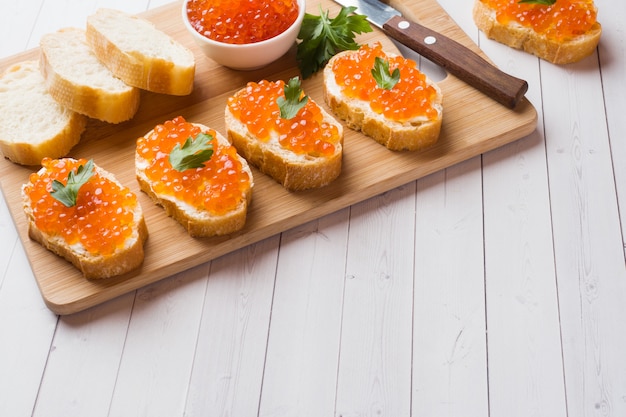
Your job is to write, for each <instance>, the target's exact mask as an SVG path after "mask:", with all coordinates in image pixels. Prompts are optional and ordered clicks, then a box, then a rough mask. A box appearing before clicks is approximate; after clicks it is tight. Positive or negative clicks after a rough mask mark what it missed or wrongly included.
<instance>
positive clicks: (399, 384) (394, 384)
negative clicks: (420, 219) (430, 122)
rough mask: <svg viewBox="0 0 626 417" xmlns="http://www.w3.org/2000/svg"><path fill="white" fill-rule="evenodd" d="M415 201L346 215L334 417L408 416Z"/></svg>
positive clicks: (398, 196)
mask: <svg viewBox="0 0 626 417" xmlns="http://www.w3.org/2000/svg"><path fill="white" fill-rule="evenodd" d="M414 196H415V183H410V184H407V185H404V186H402V187H399V188H396V189H394V190H391V191H389V192H386V193H384V194H382V195H381V196H378V197H376V198H372V199H369V200H367V201H365V202H363V203H360V204H357V205H354V206H352V207H351V212H350V232H349V236H348V238H349V246H348V253H347V264H346V283H345V291H344V305H343V318H342V324H341V328H342V331H341V352H340V357H339V369H338V373H337V406H336V407H337V408H336V410H335V415H338V416H390V417H391V416H408V415H410V413H411V377H412V374H411V364H412V350H411V345H412V343H411V342H412V337H413V334H412V331H413V328H412V317H413V315H412V312H413V281H414V275H413V250H412V248H413V242H414V239H415V217H414V214H413V213H414V212H415V197H414Z"/></svg>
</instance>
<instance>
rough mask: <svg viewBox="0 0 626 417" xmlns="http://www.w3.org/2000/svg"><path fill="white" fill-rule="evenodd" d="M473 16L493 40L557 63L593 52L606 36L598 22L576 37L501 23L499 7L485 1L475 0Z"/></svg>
mask: <svg viewBox="0 0 626 417" xmlns="http://www.w3.org/2000/svg"><path fill="white" fill-rule="evenodd" d="M472 15H473V19H474V22H475V24H476V26H477V27H478V28H479V29H480V30H481V31H482V32H484V33H485V35H487V37H488V38H489V39H493V40H495V41H497V42H500V43H502V44H504V45H507V46H509V47H512V48H515V49H519V50H522V51H525V52H527V53H530V54H533V55H536V56H537V57H539V58H541V59H544V60H546V61H549V62H552V63H553V64H570V63H574V62H578V61H580V60H581V59H583V58H585V57H587V56H589V55H591V54H592V53H593V52H594V50H595V49H596V47H597V46H598V43H599V42H600V37H601V35H602V26H601V25H600V23H598V22H596V23H595V24H594V25H593V27H592V28H591V30H590V31H589V32H587V33H585V34H583V35H580V36H577V37H575V38H573V39H570V40H565V41H557V40H554V39H550V38H548V37H546V36H545V35H542V34H539V33H537V32H535V31H534V30H532V29H531V28H527V27H524V26H522V25H520V24H516V23H509V24H506V25H503V24H501V23H500V22H498V21H497V19H496V12H495V10H493V9H491V8H490V7H489V6H487V5H485V4H484V3H483V2H482V1H481V0H475V2H474V8H473V12H472Z"/></svg>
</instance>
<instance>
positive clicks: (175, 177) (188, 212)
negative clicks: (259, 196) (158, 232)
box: [135, 116, 254, 237]
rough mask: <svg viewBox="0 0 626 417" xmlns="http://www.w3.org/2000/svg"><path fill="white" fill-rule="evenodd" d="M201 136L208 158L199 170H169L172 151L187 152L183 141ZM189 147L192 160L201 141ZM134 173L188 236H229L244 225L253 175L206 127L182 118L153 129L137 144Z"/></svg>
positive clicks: (227, 144)
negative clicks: (203, 136) (208, 152)
mask: <svg viewBox="0 0 626 417" xmlns="http://www.w3.org/2000/svg"><path fill="white" fill-rule="evenodd" d="M201 134H205V135H207V136H205V138H206V139H207V140H208V142H206V143H208V144H209V147H210V148H211V154H210V158H209V159H208V160H204V161H203V162H202V163H201V165H202V166H195V167H191V166H188V167H184V168H181V167H179V169H182V170H177V169H175V168H173V164H172V162H170V156H171V154H172V153H174V152H176V151H175V150H174V149H178V150H181V149H185V143H186V141H187V140H189V141H194V140H196V139H198V140H202V138H200V135H201ZM190 146H191V145H190ZM195 146H199V147H198V148H194V147H195ZM191 148H193V149H195V150H194V151H192V152H190V153H189V156H190V157H192V159H193V155H197V153H199V152H202V149H204V148H203V147H202V146H200V145H199V142H196V145H193V146H191ZM200 148H202V149H200ZM187 149H190V148H187ZM135 173H136V177H137V181H138V182H139V186H140V188H141V190H143V191H144V192H145V193H146V194H148V195H149V196H150V197H151V198H152V200H153V201H154V202H155V203H156V204H158V205H160V206H162V207H163V208H164V209H165V212H166V213H167V215H169V216H171V217H172V218H174V219H175V220H176V221H178V222H179V223H180V224H181V225H182V226H183V227H184V228H185V229H186V230H187V232H188V233H189V235H190V236H192V237H212V236H219V235H227V234H231V233H234V232H236V231H239V230H241V229H242V228H243V227H244V225H245V223H246V217H247V213H248V206H249V205H250V203H251V199H252V188H253V186H254V180H253V176H252V171H251V170H250V167H249V166H248V163H247V162H246V160H245V159H243V158H242V157H241V156H239V155H238V154H237V151H236V149H235V148H233V147H232V146H231V144H230V142H228V140H227V139H226V138H225V137H224V136H222V135H221V134H220V133H218V132H216V131H215V130H213V129H211V128H209V127H207V126H204V125H202V124H199V123H190V122H187V121H186V120H185V119H184V118H183V117H180V116H179V117H176V118H174V119H173V120H169V121H166V122H164V123H163V124H160V125H158V126H156V127H155V128H154V129H153V130H151V131H150V132H148V133H146V134H145V135H144V136H143V137H141V138H139V139H138V140H137V149H136V153H135Z"/></svg>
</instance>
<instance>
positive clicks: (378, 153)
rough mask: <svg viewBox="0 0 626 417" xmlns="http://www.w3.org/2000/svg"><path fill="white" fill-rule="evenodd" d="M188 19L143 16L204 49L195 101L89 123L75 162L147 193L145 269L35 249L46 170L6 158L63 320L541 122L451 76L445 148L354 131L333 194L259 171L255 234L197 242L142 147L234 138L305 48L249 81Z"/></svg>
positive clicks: (167, 10) (43, 278)
mask: <svg viewBox="0 0 626 417" xmlns="http://www.w3.org/2000/svg"><path fill="white" fill-rule="evenodd" d="M320 3H321V6H322V8H323V9H324V10H325V9H329V10H330V15H331V16H335V15H336V14H337V13H338V11H339V6H337V5H336V4H335V3H334V2H332V1H330V0H322V1H321V2H318V1H309V2H308V6H307V10H308V12H309V13H313V14H319V5H320ZM398 3H399V4H397V5H396V6H397V7H398V8H399V9H401V11H403V12H404V13H405V15H407V16H408V17H411V18H414V19H416V20H419V21H420V22H421V23H423V24H424V25H426V26H429V27H430V28H431V29H434V30H437V31H439V32H442V33H444V34H447V35H448V36H450V37H452V38H453V39H455V40H457V41H459V42H461V43H463V44H465V45H467V46H469V47H471V48H472V49H473V50H475V51H477V52H479V53H480V50H479V49H478V48H477V46H476V45H475V44H473V43H472V41H471V40H470V39H469V38H468V37H467V36H466V35H465V34H464V32H463V31H462V30H461V29H460V28H459V27H458V26H457V25H456V24H455V23H454V22H453V21H452V19H451V18H450V17H449V16H448V15H447V14H446V13H445V11H444V10H443V9H442V8H441V7H440V6H439V5H438V4H437V2H436V1H435V0H408V1H403V2H398ZM180 15H181V3H180V2H176V3H172V4H169V5H166V6H163V7H161V8H158V9H154V10H151V11H148V12H146V13H143V14H142V15H141V16H143V17H145V18H147V19H149V20H151V21H153V22H154V23H155V24H156V25H157V26H158V27H159V28H160V29H162V30H163V31H165V32H167V33H169V34H170V35H172V36H173V37H174V38H176V39H177V40H179V41H180V42H181V43H182V44H184V45H185V46H187V47H189V48H190V49H191V50H193V51H194V53H195V54H196V62H197V72H196V81H195V88H194V92H193V93H192V94H191V95H189V96H186V97H170V96H164V95H158V94H152V93H147V92H144V93H143V95H142V103H141V107H140V109H139V111H138V113H137V115H136V116H135V117H134V119H133V120H131V121H129V122H126V123H122V124H119V125H109V124H106V123H101V122H97V121H90V122H89V125H88V128H87V130H86V131H85V133H84V135H83V139H82V140H81V143H80V144H79V145H78V146H76V147H75V148H74V149H73V150H72V151H71V155H70V156H73V157H85V158H93V159H94V161H95V162H96V163H97V164H99V165H100V166H102V167H103V168H105V169H107V170H109V171H111V172H113V173H114V174H115V175H116V176H117V178H118V179H119V180H120V181H121V182H122V183H123V184H125V185H127V186H129V187H130V188H131V189H132V190H133V191H134V192H135V193H137V194H138V195H139V199H140V202H141V204H142V206H143V208H144V212H145V216H146V222H147V225H148V229H149V232H150V238H149V239H148V242H147V244H146V246H145V251H146V257H145V261H144V264H143V266H142V267H141V268H140V269H138V270H136V271H134V272H132V273H129V274H127V275H125V276H121V277H116V278H112V279H106V280H101V281H88V280H86V279H84V278H83V277H82V275H81V274H80V272H79V271H78V270H77V269H75V268H74V267H73V266H72V265H71V264H69V263H68V262H66V261H65V260H63V259H62V258H60V257H58V256H56V255H54V254H52V253H51V252H49V251H47V250H46V249H44V248H43V247H42V246H40V245H39V244H38V243H35V242H33V241H31V240H30V239H29V237H28V232H27V226H26V220H25V216H24V214H23V212H22V207H21V200H20V187H21V185H22V184H23V183H25V182H26V181H27V179H28V176H29V174H30V173H31V172H33V171H34V170H35V169H36V168H34V167H22V166H18V165H15V164H13V163H11V162H9V161H8V160H5V159H2V160H0V182H1V186H2V191H3V193H4V197H5V199H6V201H7V204H8V206H9V209H10V211H11V214H12V216H13V219H14V221H15V224H16V227H17V230H18V233H19V236H20V239H21V241H22V243H23V245H24V247H25V250H26V253H27V255H28V258H29V260H30V263H31V266H32V269H33V273H34V276H35V279H36V280H37V283H38V285H39V289H40V290H41V294H42V296H43V299H44V301H45V303H46V305H47V306H48V307H49V308H50V309H51V310H52V311H54V312H55V313H57V314H70V313H74V312H77V311H81V310H83V309H86V308H88V307H91V306H94V305H96V304H99V303H102V302H104V301H107V300H109V299H112V298H114V297H117V296H119V295H122V294H124V293H127V292H129V291H133V290H135V289H138V288H140V287H143V286H145V285H147V284H150V283H153V282H156V281H158V280H160V279H163V278H165V277H168V276H170V275H172V274H175V273H176V272H179V271H182V270H185V269H188V268H191V267H193V266H196V265H198V264H201V263H204V262H206V261H209V260H211V259H214V258H217V257H219V256H221V255H223V254H226V253H228V252H231V251H234V250H236V249H239V248H242V247H244V246H247V245H249V244H251V243H254V242H258V241H260V240H262V239H264V238H267V237H269V236H272V235H275V234H277V233H280V232H282V231H285V230H288V229H290V228H293V227H295V226H298V225H301V224H304V223H306V222H308V221H311V220H313V219H316V218H319V217H322V216H324V215H326V214H329V213H332V212H335V211H337V210H340V209H342V208H344V207H347V206H349V205H352V204H355V203H358V202H360V201H363V200H365V199H367V198H370V197H373V196H375V195H378V194H380V193H383V192H385V191H388V190H390V189H393V188H395V187H398V186H400V185H403V184H406V183H408V182H410V181H413V180H416V179H418V178H421V177H423V176H426V175H428V174H430V173H433V172H435V171H438V170H441V169H444V168H446V167H449V166H451V165H453V164H456V163H458V162H461V161H464V160H466V159H469V158H472V157H474V156H476V155H479V154H481V153H484V152H487V151H489V150H492V149H494V148H497V147H499V146H502V145H505V144H507V143H510V142H512V141H515V140H517V139H519V138H522V137H524V136H526V135H528V134H530V133H531V132H533V131H534V129H535V125H536V120H537V114H536V111H535V109H534V108H533V106H532V105H531V104H530V103H529V102H528V101H527V100H526V99H524V100H523V102H522V103H521V104H520V105H519V106H518V108H517V109H516V110H509V109H507V108H506V107H504V106H502V105H500V104H498V103H496V102H495V101H493V100H491V99H490V98H488V97H486V96H484V95H483V94H482V93H479V92H478V91H476V90H474V89H473V88H471V87H469V86H468V85H466V84H465V83H463V82H462V81H460V80H458V79H456V78H455V77H452V76H448V77H447V78H445V79H444V80H443V81H441V82H440V83H439V84H440V86H441V89H442V90H443V93H444V97H445V98H444V121H443V126H442V131H441V136H440V139H439V141H438V144H437V145H436V146H435V147H433V148H431V149H429V150H427V151H424V152H419V153H415V152H393V151H389V150H387V149H386V148H384V147H382V146H381V145H379V144H377V143H375V142H374V141H373V140H372V139H369V138H367V137H365V136H363V135H361V134H360V133H358V132H354V131H352V130H349V129H346V132H345V138H344V162H343V170H342V173H341V175H340V177H339V178H338V179H337V180H335V181H334V182H333V183H332V184H331V185H329V186H327V187H324V188H322V189H318V190H311V191H306V192H288V191H286V190H285V189H283V188H282V187H281V186H280V185H279V184H277V183H276V182H274V181H273V180H272V179H270V178H269V177H266V176H265V175H263V174H261V173H260V172H258V171H254V180H255V186H254V194H253V195H254V198H253V203H252V206H251V208H250V211H249V215H248V220H247V223H246V226H245V228H244V229H243V230H242V231H241V232H239V233H236V234H234V235H232V236H227V237H218V238H206V239H196V238H191V237H189V236H188V235H187V233H186V231H185V230H184V229H183V228H182V227H181V226H180V225H179V224H178V223H176V222H175V221H174V220H172V219H171V218H169V217H167V216H166V215H165V212H164V211H163V210H162V209H161V208H159V207H157V206H156V205H154V204H153V203H152V201H151V200H150V199H149V198H148V197H147V196H146V195H145V194H143V193H142V192H140V191H139V187H138V185H137V182H136V180H135V176H134V165H133V158H134V147H135V139H136V138H137V137H139V136H142V135H143V134H144V133H146V132H147V131H149V130H150V129H152V128H153V127H154V126H155V125H156V124H159V123H162V122H164V121H165V120H168V119H171V118H173V117H175V116H178V115H182V116H184V117H185V118H186V119H187V120H188V121H193V122H200V123H204V124H206V125H209V126H211V127H213V128H215V129H216V130H218V131H220V132H222V133H225V131H224V121H223V113H224V108H225V105H226V100H227V97H228V96H229V95H230V94H232V93H233V92H234V91H236V90H238V89H240V88H241V87H243V86H244V85H245V84H246V82H248V81H258V80H261V79H271V80H276V79H283V80H287V79H288V78H290V77H292V76H295V75H298V74H299V73H298V70H297V67H296V64H295V48H294V50H292V51H291V52H290V53H288V54H287V55H285V56H284V57H283V58H281V59H280V60H279V61H277V62H275V63H273V64H271V65H270V66H268V67H266V68H262V69H260V70H256V71H252V72H245V71H242V72H238V71H232V70H229V69H226V68H223V67H220V66H219V65H217V64H215V63H214V62H212V61H211V60H209V59H208V58H206V57H205V56H204V55H202V53H201V52H200V51H199V50H198V49H197V48H196V46H195V44H194V43H193V40H192V38H191V36H190V35H189V34H188V33H187V32H186V31H185V29H184V27H183V24H182V21H181V18H179V16H180ZM357 40H358V41H359V42H360V43H366V42H374V41H380V42H381V43H383V45H384V47H385V48H386V49H387V50H389V51H397V49H396V48H395V46H394V45H393V43H391V42H390V41H389V40H388V39H387V38H386V37H385V36H384V35H383V34H382V33H381V32H380V31H377V30H376V31H375V32H373V33H370V34H366V35H363V36H361V37H359V38H358V39H357ZM38 53H39V52H38V50H37V49H34V50H30V51H27V52H25V53H22V54H19V55H15V56H12V57H9V58H5V59H2V60H0V70H4V69H5V68H6V67H7V66H8V65H9V64H12V63H14V62H18V61H21V60H24V59H37V57H38ZM481 54H482V53H481ZM483 56H484V55H483ZM303 87H304V90H305V92H306V93H307V94H308V95H309V96H310V97H311V98H312V99H314V100H316V101H317V102H318V103H320V104H322V105H324V104H323V97H322V77H321V74H318V75H316V76H314V77H312V78H311V79H308V80H306V81H305V82H304V83H303Z"/></svg>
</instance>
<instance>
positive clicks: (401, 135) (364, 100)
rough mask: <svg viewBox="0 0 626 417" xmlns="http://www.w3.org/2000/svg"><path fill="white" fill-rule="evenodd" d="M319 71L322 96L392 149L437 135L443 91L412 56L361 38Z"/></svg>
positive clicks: (414, 146)
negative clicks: (360, 40)
mask: <svg viewBox="0 0 626 417" xmlns="http://www.w3.org/2000/svg"><path fill="white" fill-rule="evenodd" d="M323 75H324V99H325V100H326V103H327V104H328V106H329V107H330V109H331V111H332V112H333V113H334V114H335V115H336V116H337V117H339V118H340V119H343V120H344V121H345V122H346V124H347V125H348V127H350V128H352V129H355V130H360V131H361V132H362V133H363V134H365V135H367V136H370V137H371V138H373V139H374V140H376V141H377V142H378V143H380V144H382V145H384V146H386V147H387V148H389V149H390V150H394V151H400V150H411V151H416V150H422V149H425V148H428V147H430V146H432V145H433V144H435V143H436V142H437V140H438V139H439V133H440V130H441V122H442V118H443V103H442V102H443V94H442V92H441V90H440V88H439V87H438V86H437V84H436V83H434V82H433V81H431V80H430V79H429V78H428V77H427V76H426V75H425V74H423V73H421V72H420V71H419V70H418V69H417V66H416V64H415V62H413V61H411V60H408V59H405V58H403V57H401V56H399V55H395V54H390V53H386V52H384V51H383V49H382V46H381V44H380V43H376V44H374V45H371V46H370V45H367V44H365V45H361V47H360V48H359V49H358V50H349V51H343V52H340V53H338V54H337V55H335V56H333V57H332V58H331V59H330V61H329V62H328V63H327V64H326V67H325V68H324V72H323Z"/></svg>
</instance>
